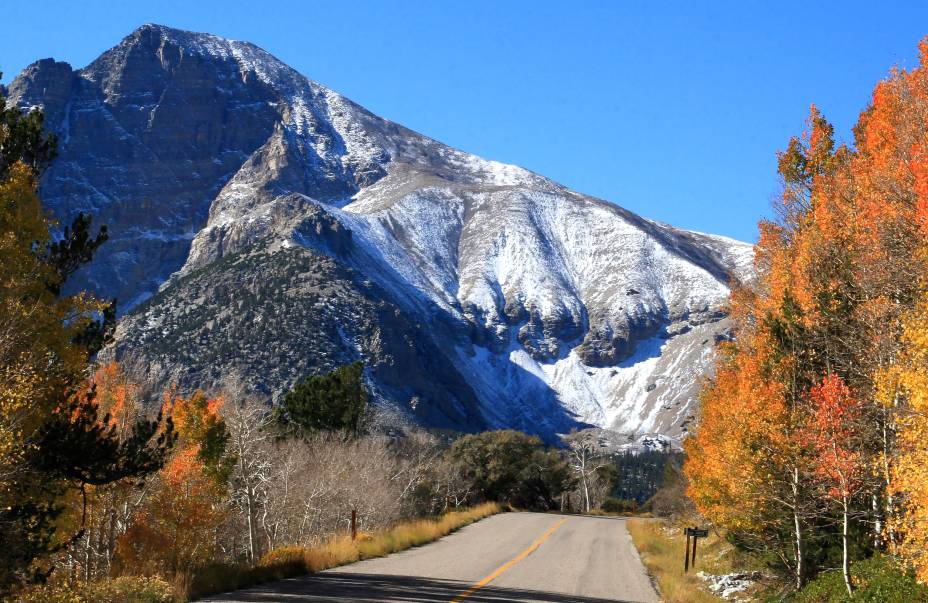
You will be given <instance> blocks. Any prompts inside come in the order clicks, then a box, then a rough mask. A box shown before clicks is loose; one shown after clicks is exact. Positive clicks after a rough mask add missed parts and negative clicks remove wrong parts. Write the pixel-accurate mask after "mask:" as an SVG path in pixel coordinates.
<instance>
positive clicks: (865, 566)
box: [792, 555, 928, 603]
mask: <svg viewBox="0 0 928 603" xmlns="http://www.w3.org/2000/svg"><path fill="white" fill-rule="evenodd" d="M851 575H852V576H853V580H854V584H855V586H856V587H857V590H856V591H855V592H854V595H853V596H849V595H848V594H847V590H846V588H845V586H844V578H843V577H842V575H841V572H840V571H830V572H822V573H821V574H819V576H818V577H817V578H816V579H815V580H813V581H812V582H810V583H809V584H808V585H806V587H805V588H804V589H802V590H801V591H800V592H798V593H796V595H795V596H794V597H793V599H792V601H793V602H794V603H912V602H915V601H928V587H926V586H923V585H921V584H919V583H918V582H916V581H915V578H914V577H913V576H911V575H910V574H908V573H906V572H905V571H902V570H901V569H900V568H899V566H897V565H896V564H895V563H894V562H893V561H892V559H890V558H888V557H883V556H879V555H878V556H875V557H871V558H870V559H865V560H863V561H858V562H857V563H855V564H853V565H852V566H851Z"/></svg>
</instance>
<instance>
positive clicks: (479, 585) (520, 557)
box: [451, 519, 567, 603]
mask: <svg viewBox="0 0 928 603" xmlns="http://www.w3.org/2000/svg"><path fill="white" fill-rule="evenodd" d="M565 521H567V520H566V519H562V520H560V521H559V522H557V523H556V524H554V525H553V526H551V527H550V528H549V529H548V531H547V532H545V533H544V534H542V535H541V536H539V537H538V539H537V540H535V542H533V543H532V544H531V545H529V547H528V548H527V549H525V550H524V551H522V552H521V553H519V554H518V555H516V556H515V557H513V558H512V559H510V560H509V561H507V562H506V563H504V564H503V565H501V566H499V567H498V568H496V569H495V570H494V571H493V573H492V574H490V575H489V576H487V577H486V578H484V579H483V580H481V581H480V582H478V583H477V584H474V585H473V586H471V587H470V588H468V589H467V590H465V591H464V592H462V593H459V594H458V596H456V597H455V598H453V599H451V603H458V602H459V601H463V600H464V599H466V598H467V597H469V596H471V595H472V594H474V593H475V592H477V590H479V589H481V588H483V587H484V586H486V585H487V584H489V583H490V582H492V581H493V580H496V579H497V578H499V577H500V576H501V575H503V573H505V572H506V571H507V570H509V568H511V567H512V566H513V565H515V564H516V563H518V562H520V561H522V560H523V559H525V558H526V557H528V556H529V555H531V554H532V553H533V552H535V549H537V548H538V547H540V546H541V543H543V542H544V541H545V540H547V539H548V537H549V536H551V534H554V532H555V531H556V530H557V529H558V528H559V527H561V526H562V525H564V522H565Z"/></svg>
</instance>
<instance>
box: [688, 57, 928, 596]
mask: <svg viewBox="0 0 928 603" xmlns="http://www.w3.org/2000/svg"><path fill="white" fill-rule="evenodd" d="M926 124H928V42H925V43H923V44H922V46H921V63H920V64H919V66H918V67H917V68H915V69H913V70H911V71H902V70H893V71H892V72H891V73H890V75H889V77H888V78H887V79H885V80H884V81H882V82H880V83H879V84H878V85H877V87H876V89H875V90H874V93H873V97H872V99H871V102H870V105H869V107H868V108H867V109H866V110H865V111H864V112H863V113H862V114H861V116H860V120H859V122H858V124H857V125H856V127H855V128H854V144H853V145H839V144H837V143H836V142H835V140H834V129H833V128H832V126H831V125H830V124H828V122H827V121H826V120H825V118H824V117H823V115H822V114H821V112H820V111H819V110H818V109H817V108H816V107H815V106H813V107H812V108H811V111H810V115H809V119H808V122H807V128H806V130H805V131H804V132H803V133H802V134H801V135H800V136H797V137H795V138H793V139H791V140H790V141H789V144H788V145H787V148H786V150H785V151H783V152H781V153H780V154H779V164H778V167H779V173H780V176H781V179H782V196H781V200H780V202H779V203H778V205H777V208H776V209H777V214H778V217H777V220H775V221H765V222H762V223H761V224H760V236H759V240H758V243H757V245H756V247H755V262H756V266H757V269H758V277H757V280H756V281H755V282H753V283H750V284H748V285H747V286H745V287H744V288H742V289H740V290H737V291H735V292H734V293H733V294H732V298H731V314H732V317H733V321H734V325H735V326H734V331H735V336H736V337H735V340H734V342H733V343H728V344H724V346H723V349H722V351H721V354H720V359H719V361H718V366H717V371H716V374H715V377H714V378H713V379H712V380H711V381H710V382H708V383H707V384H706V386H705V388H704V390H703V392H702V404H703V410H702V417H701V420H700V423H699V426H698V429H697V430H696V432H695V434H694V436H693V437H692V438H690V439H689V441H688V442H687V444H686V448H687V452H688V457H689V460H688V462H687V465H686V472H687V475H688V476H689V479H690V483H691V485H690V491H689V493H690V495H691V497H692V498H693V500H694V501H695V502H696V504H697V507H698V508H699V510H700V511H701V512H702V513H704V514H705V515H706V516H707V517H708V518H710V519H711V520H713V521H714V522H716V523H717V524H719V525H721V526H725V527H727V528H729V529H730V530H731V531H732V534H733V535H734V537H735V538H736V539H737V540H738V541H739V543H740V544H742V545H744V546H748V547H751V548H755V549H757V550H761V551H764V552H767V553H770V554H771V555H773V556H774V558H776V559H778V561H779V566H780V567H781V568H782V569H784V570H787V571H788V572H790V573H791V574H792V576H793V580H794V583H795V585H796V586H797V587H801V586H802V585H803V584H805V583H806V581H807V580H808V579H810V578H811V577H813V576H814V575H815V574H816V573H817V572H818V571H819V570H821V569H822V568H823V567H827V566H829V565H831V564H832V563H833V562H837V561H839V560H840V562H841V565H842V566H843V568H844V578H845V585H846V588H847V590H848V591H849V592H852V591H853V590H854V588H855V585H854V584H853V579H852V577H851V575H850V572H849V566H850V564H851V562H852V561H853V560H854V558H863V557H867V556H869V555H871V554H874V553H875V552H880V551H886V552H890V553H897V554H899V555H900V560H901V562H902V564H903V566H905V567H914V568H915V569H916V570H917V571H918V573H919V576H920V577H921V579H922V580H926V579H928V557H926V555H925V554H924V550H925V546H926V544H928V522H926V521H925V518H926V517H928V516H926V513H928V511H926V509H928V496H926V495H928V492H926V490H928V486H926V483H928V479H926V478H928V474H926V473H924V471H925V469H924V467H926V466H928V463H926V461H928V449H926V446H928V439H926V437H925V436H926V435H928V431H926V424H925V421H924V416H925V414H924V412H925V409H926V406H925V401H924V399H923V398H924V396H926V395H928V388H926V385H928V383H926V382H925V381H924V379H925V377H924V376H923V375H924V374H925V368H926V365H925V364H924V363H923V361H924V359H925V358H926V357H928V356H926V354H928V348H926V346H928V332H926V329H925V324H926V318H925V307H924V305H923V304H924V302H922V301H921V300H924V299H925V298H926V291H928V281H926V278H925V277H926V276H928V264H926V260H928V126H926ZM923 388H925V389H923ZM923 392H924V393H923ZM855 556H856V557H855Z"/></svg>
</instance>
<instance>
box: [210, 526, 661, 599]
mask: <svg viewBox="0 0 928 603" xmlns="http://www.w3.org/2000/svg"><path fill="white" fill-rule="evenodd" d="M207 600H208V601H217V602H218V601H222V602H223V603H231V602H236V603H244V602H248V603H266V602H270V601H281V602H285V603H289V602H295V601H344V602H347V601H360V602H375V601H376V602H382V601H392V602H417V603H420V602H421V603H433V602H437V601H445V602H447V601H464V602H466V603H517V602H518V603H522V602H527V601H545V602H552V601H564V602H570V603H600V602H605V601H623V602H629V603H630V602H636V603H651V602H657V601H659V598H658V596H657V593H656V592H655V591H654V588H653V587H652V586H651V582H650V580H649V579H648V576H647V574H646V573H645V570H644V567H643V566H642V565H641V561H640V560H639V558H638V553H637V552H636V551H635V547H634V545H633V544H632V540H631V537H630V536H629V535H628V532H627V531H626V529H625V520H623V519H618V518H608V517H571V516H560V515H546V514H541V513H505V514H502V515H496V516H493V517H490V518H488V519H484V520H483V521H480V522H478V523H475V524H472V525H470V526H467V527H466V528H463V529H461V530H459V531H458V532H456V533H454V534H451V535H449V536H446V537H445V538H442V539H441V540H439V541H438V542H434V543H432V544H429V545H426V546H423V547H419V548H416V549H410V550H407V551H404V552H402V553H396V554H394V555H390V556H389V557H382V558H380V559H369V560H367V561H361V562H359V563H354V564H352V565H346V566H343V567H340V568H336V569H332V570H328V571H325V572H320V573H318V574H315V575H313V576H307V577H303V578H293V579H290V580H283V581H281V582H273V583H270V584H265V585H262V586H258V587H255V588H251V589H247V590H241V591H237V592H234V593H226V594H223V595H217V596H215V597H212V598H210V599H207Z"/></svg>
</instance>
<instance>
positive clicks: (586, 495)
mask: <svg viewBox="0 0 928 603" xmlns="http://www.w3.org/2000/svg"><path fill="white" fill-rule="evenodd" d="M583 499H584V501H583V502H584V507H585V509H584V510H585V512H586V513H589V512H590V487H589V485H587V480H586V473H584V474H583Z"/></svg>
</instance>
